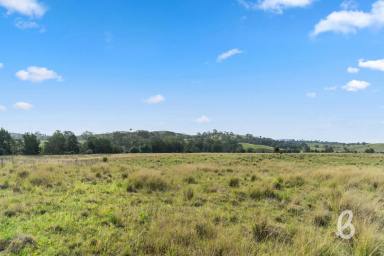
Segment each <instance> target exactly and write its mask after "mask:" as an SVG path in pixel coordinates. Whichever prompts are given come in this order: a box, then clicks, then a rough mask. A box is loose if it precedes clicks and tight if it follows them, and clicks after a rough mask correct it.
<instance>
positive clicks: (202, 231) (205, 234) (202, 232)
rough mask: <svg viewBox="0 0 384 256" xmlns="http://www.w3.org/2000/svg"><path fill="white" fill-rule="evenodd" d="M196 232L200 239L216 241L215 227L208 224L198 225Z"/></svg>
mask: <svg viewBox="0 0 384 256" xmlns="http://www.w3.org/2000/svg"><path fill="white" fill-rule="evenodd" d="M195 231H196V233H197V236H198V237H199V238H200V239H214V238H215V237H216V236H217V232H216V230H215V229H214V227H213V226H212V225H211V224H208V223H199V224H196V226H195Z"/></svg>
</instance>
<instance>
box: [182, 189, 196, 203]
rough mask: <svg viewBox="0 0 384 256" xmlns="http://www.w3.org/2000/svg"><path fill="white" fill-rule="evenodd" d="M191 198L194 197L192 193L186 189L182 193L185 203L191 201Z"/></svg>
mask: <svg viewBox="0 0 384 256" xmlns="http://www.w3.org/2000/svg"><path fill="white" fill-rule="evenodd" d="M193 196H194V193H193V190H192V189H191V188H188V189H187V190H185V191H184V199H185V200H186V201H190V200H192V198H193Z"/></svg>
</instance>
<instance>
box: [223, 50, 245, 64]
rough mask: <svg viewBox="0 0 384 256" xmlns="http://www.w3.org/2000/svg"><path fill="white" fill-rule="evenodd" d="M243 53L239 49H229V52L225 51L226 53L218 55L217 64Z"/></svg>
mask: <svg viewBox="0 0 384 256" xmlns="http://www.w3.org/2000/svg"><path fill="white" fill-rule="evenodd" d="M242 53H243V51H241V50H240V49H237V48H235V49H231V50H229V51H226V52H223V53H222V54H220V55H219V56H217V62H223V61H225V60H227V59H229V58H231V57H233V56H236V55H239V54H242Z"/></svg>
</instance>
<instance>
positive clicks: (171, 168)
mask: <svg viewBox="0 0 384 256" xmlns="http://www.w3.org/2000/svg"><path fill="white" fill-rule="evenodd" d="M383 170H384V158H383V157H382V156H380V155H376V154H369V155H368V154H261V155H257V154H162V155H159V154H135V155H133V154H130V155H108V156H100V155H93V156H76V155H75V156H64V157H56V156H50V157H48V156H47V157H9V158H6V159H5V160H3V165H2V166H0V203H1V206H2V208H1V210H0V214H1V215H2V216H1V218H0V251H1V252H2V253H3V254H4V255H303V256H304V255H366V256H368V255H373V256H375V255H383V254H384V233H383V228H384V200H383V194H384V173H383ZM346 209H348V210H352V211H353V213H354V218H353V224H354V226H355V227H356V235H355V236H354V238H353V239H352V240H349V241H344V240H341V239H340V238H338V237H337V236H336V235H335V232H336V231H337V229H336V223H337V218H338V216H339V215H340V213H341V212H342V211H343V210H346Z"/></svg>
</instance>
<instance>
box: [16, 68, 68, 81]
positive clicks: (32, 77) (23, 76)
mask: <svg viewBox="0 0 384 256" xmlns="http://www.w3.org/2000/svg"><path fill="white" fill-rule="evenodd" d="M16 77H17V78H19V79H20V80H22V81H30V82H32V83H39V82H44V81H47V80H56V81H59V82H60V81H62V80H63V77H62V76H60V75H59V74H57V73H56V72H55V71H53V70H49V69H47V68H44V67H36V66H31V67H28V68H27V69H26V70H20V71H18V72H17V73H16Z"/></svg>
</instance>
